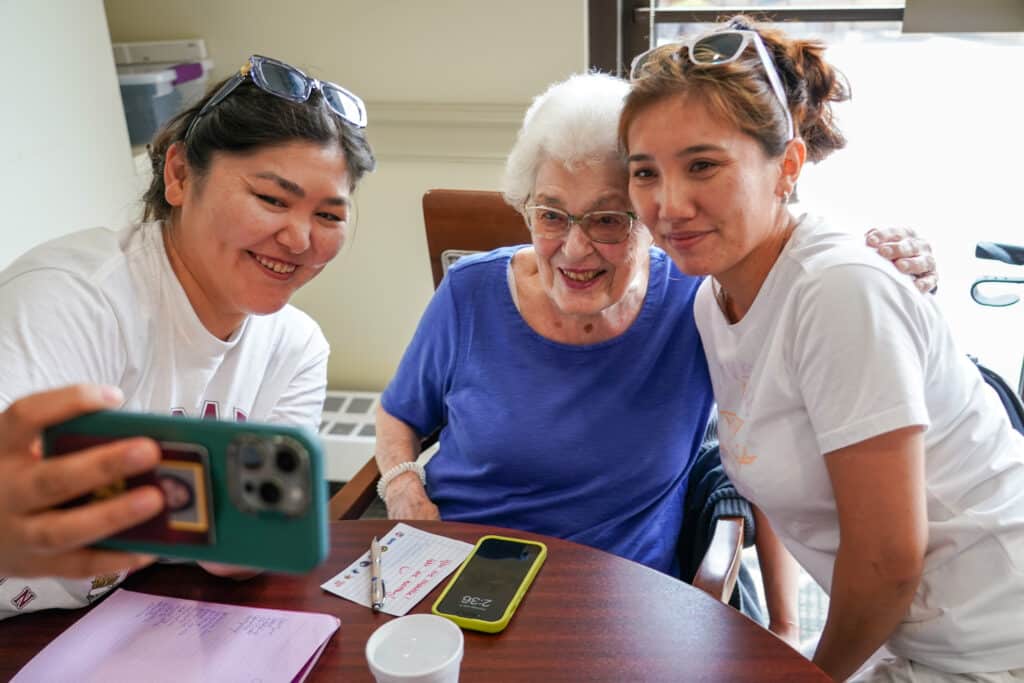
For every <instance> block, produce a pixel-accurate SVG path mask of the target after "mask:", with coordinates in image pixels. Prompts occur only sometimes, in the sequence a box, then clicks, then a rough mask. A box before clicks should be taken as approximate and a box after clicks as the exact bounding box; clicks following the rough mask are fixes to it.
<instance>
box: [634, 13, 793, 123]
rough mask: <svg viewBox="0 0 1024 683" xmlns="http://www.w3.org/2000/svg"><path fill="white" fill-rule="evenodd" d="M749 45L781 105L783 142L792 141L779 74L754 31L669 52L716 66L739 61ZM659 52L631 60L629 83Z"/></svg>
mask: <svg viewBox="0 0 1024 683" xmlns="http://www.w3.org/2000/svg"><path fill="white" fill-rule="evenodd" d="M751 42H753V43H754V48H755V49H756V50H757V56H758V57H760V59H761V65H762V66H763V67H764V72H765V74H766V75H767V76H768V83H769V84H771V86H772V91H773V92H774V93H775V97H776V98H777V99H778V100H779V103H780V104H781V105H782V111H783V112H785V114H786V125H787V128H788V131H789V137H788V138H787V139H788V140H792V139H793V137H794V129H793V116H792V115H791V114H790V113H789V100H788V99H787V98H786V90H785V89H784V88H783V87H782V81H781V80H780V79H779V72H778V70H777V69H776V68H775V61H774V60H772V56H771V54H769V52H768V49H767V48H766V47H765V46H764V41H762V40H761V36H760V35H758V33H757V31H750V30H746V29H725V30H719V31H713V32H711V33H705V34H704V35H701V36H697V37H696V38H694V39H693V40H691V41H688V42H684V43H680V44H679V47H678V49H677V50H676V51H675V52H674V53H673V57H674V58H675V59H680V58H681V56H682V54H683V51H684V50H685V51H686V55H687V57H689V59H690V61H691V62H692V63H693V64H695V65H697V66H718V65H719V64H728V63H729V62H734V61H736V60H737V59H739V58H740V56H741V55H742V54H743V52H744V50H746V49H747V47H748V46H749V45H750V43H751ZM659 49H661V48H660V47H655V48H651V49H650V50H648V51H647V52H643V53H641V54H639V55H637V56H636V58H635V59H633V63H632V65H631V66H630V68H629V78H630V80H636V79H637V78H639V77H640V76H641V75H643V70H644V66H645V65H646V63H647V61H648V59H649V58H650V56H651V55H652V54H653V53H654V52H655V51H656V50H659Z"/></svg>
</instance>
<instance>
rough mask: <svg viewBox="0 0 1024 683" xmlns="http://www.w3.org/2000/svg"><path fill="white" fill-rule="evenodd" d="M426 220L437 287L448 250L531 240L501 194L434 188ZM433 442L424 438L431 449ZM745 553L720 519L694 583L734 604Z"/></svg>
mask: <svg viewBox="0 0 1024 683" xmlns="http://www.w3.org/2000/svg"><path fill="white" fill-rule="evenodd" d="M423 219H424V224H425V225H426V232H427V250H428V252H429V255H430V269H431V272H432V274H433V276H434V288H435V289H436V288H437V287H438V286H439V285H440V284H441V278H442V277H443V276H444V272H445V266H444V258H443V254H444V252H445V251H447V250H465V251H490V250H492V249H496V248H498V247H503V246H509V245H514V244H525V243H527V242H528V241H529V239H530V236H529V232H528V231H527V228H526V224H525V223H524V221H523V217H522V215H520V214H519V212H518V211H516V210H515V209H513V208H512V207H511V206H509V205H508V204H506V203H505V201H504V199H502V196H501V194H500V193H498V192H483V191H476V190H430V191H428V192H427V193H426V194H424V195H423ZM432 436H434V435H432ZM429 439H430V437H428V439H426V440H424V441H425V445H426V444H427V443H429ZM379 479H380V471H379V470H378V469H377V461H376V460H375V459H373V458H370V460H369V461H368V462H367V463H366V464H365V465H363V467H362V468H361V469H360V470H359V472H357V473H356V475H355V476H354V477H352V479H351V480H350V481H349V482H348V483H346V484H345V485H344V486H343V487H342V488H341V490H339V491H338V492H337V493H336V494H335V495H334V496H333V497H332V498H331V501H330V505H329V514H330V516H331V519H358V518H359V517H360V516H361V515H362V514H363V513H364V512H365V511H366V508H367V507H368V506H369V505H370V503H371V502H373V500H374V498H375V497H376V495H377V492H376V486H377V481H378V480H379ZM742 550H743V519H742V518H740V517H728V518H724V519H719V520H718V522H717V523H716V527H715V532H714V536H713V537H712V539H711V543H710V545H709V546H708V550H707V552H706V553H705V555H704V559H703V560H702V561H701V565H700V568H699V570H698V571H697V574H696V576H695V577H694V580H693V585H694V586H696V587H697V588H699V589H701V590H703V591H704V592H705V593H708V594H709V595H711V596H712V597H714V598H715V599H716V600H720V601H723V602H725V601H728V600H729V596H731V595H732V592H733V588H734V586H735V585H736V576H737V574H738V573H739V569H740V554H741V552H742Z"/></svg>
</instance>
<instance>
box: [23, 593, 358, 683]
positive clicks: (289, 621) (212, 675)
mask: <svg viewBox="0 0 1024 683" xmlns="http://www.w3.org/2000/svg"><path fill="white" fill-rule="evenodd" d="M340 625H341V620H340V619H338V618H337V617H335V616H333V615H330V614H318V613H314V612H289V611H285V610H274V609H261V608H255V607H240V606H237V605H222V604H218V603H213V602H197V601H195V600H181V599H178V598H165V597H162V596H158V595H148V594H145V593H136V592H134V591H127V590H124V589H120V590H117V591H115V592H114V593H113V594H112V595H111V596H110V597H108V598H107V599H106V600H104V601H103V602H102V603H101V604H99V605H98V606H96V607H95V608H94V609H93V610H92V611H91V612H89V613H88V614H86V615H85V616H84V617H82V618H81V619H79V620H78V621H77V622H75V624H74V625H72V626H71V628H69V629H68V630H66V631H64V633H62V634H60V635H59V636H57V637H56V638H55V639H54V640H53V642H51V643H50V644H49V645H47V646H46V647H45V648H44V649H43V650H42V651H41V652H40V653H39V654H37V655H36V656H35V657H34V658H32V661H30V662H29V663H28V664H26V665H25V667H24V668H22V670H21V671H19V672H18V675H17V676H15V677H14V678H13V679H12V681H17V682H19V683H21V682H23V681H82V682H83V683H84V682H87V681H96V682H97V683H98V682H100V681H102V682H103V683H108V682H109V681H152V682H154V683H156V682H160V681H168V682H170V681H176V682H179V681H257V680H258V681H266V682H268V683H269V682H270V681H283V682H285V683H290V682H293V681H295V682H297V681H302V680H305V678H306V676H308V675H309V672H310V671H311V670H312V668H313V665H314V664H316V661H317V659H319V658H320V654H321V653H322V652H323V650H324V648H325V647H326V646H327V643H328V641H329V640H330V639H331V636H332V635H333V634H334V632H335V631H337V630H338V627H339V626H340Z"/></svg>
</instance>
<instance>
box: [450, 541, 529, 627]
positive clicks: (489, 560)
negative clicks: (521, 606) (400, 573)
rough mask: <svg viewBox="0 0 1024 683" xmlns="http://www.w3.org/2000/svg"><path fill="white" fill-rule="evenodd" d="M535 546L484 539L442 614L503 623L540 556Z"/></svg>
mask: <svg viewBox="0 0 1024 683" xmlns="http://www.w3.org/2000/svg"><path fill="white" fill-rule="evenodd" d="M540 552H541V547H540V546H539V545H535V544H532V543H520V542H518V541H506V540H503V539H498V538H488V539H484V541H483V543H481V544H480V547H479V548H478V549H477V551H476V553H474V554H473V557H472V558H470V560H469V563H468V564H467V565H466V567H465V568H464V569H463V570H462V573H461V574H459V576H458V578H457V579H456V580H455V583H454V584H453V585H452V587H451V588H450V589H449V590H448V593H447V594H446V595H445V597H444V600H442V601H441V603H440V604H439V605H438V606H437V610H438V611H439V612H444V613H445V614H453V615H456V616H460V617H466V618H469V619H480V620H483V621H499V620H501V617H502V615H503V614H504V613H505V610H506V609H507V608H508V605H509V603H510V602H512V598H513V597H515V594H516V591H517V590H518V589H519V585H520V584H521V583H522V582H523V579H524V578H526V575H527V574H528V573H529V571H530V567H532V566H533V563H534V562H535V561H536V560H537V556H538V555H540Z"/></svg>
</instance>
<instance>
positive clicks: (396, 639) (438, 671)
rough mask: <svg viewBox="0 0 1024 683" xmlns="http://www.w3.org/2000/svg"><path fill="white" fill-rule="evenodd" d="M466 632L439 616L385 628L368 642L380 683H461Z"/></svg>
mask: <svg viewBox="0 0 1024 683" xmlns="http://www.w3.org/2000/svg"><path fill="white" fill-rule="evenodd" d="M462 650H463V639H462V630H461V629H460V628H459V627H458V626H456V625H455V624H454V623H453V622H451V621H449V620H447V619H445V618H444V617H439V616H437V615H435V614H410V615H408V616H405V617H399V618H398V619H393V620H391V621H389V622H388V623H386V624H384V625H383V626H381V627H380V628H378V629H377V630H376V631H374V632H373V634H372V635H371V636H370V639H369V640H367V641H366V661H367V663H368V664H369V665H370V671H371V672H372V673H373V677H374V678H375V679H377V683H458V680H459V667H460V666H461V664H462Z"/></svg>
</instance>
